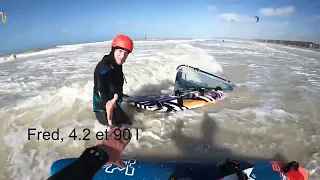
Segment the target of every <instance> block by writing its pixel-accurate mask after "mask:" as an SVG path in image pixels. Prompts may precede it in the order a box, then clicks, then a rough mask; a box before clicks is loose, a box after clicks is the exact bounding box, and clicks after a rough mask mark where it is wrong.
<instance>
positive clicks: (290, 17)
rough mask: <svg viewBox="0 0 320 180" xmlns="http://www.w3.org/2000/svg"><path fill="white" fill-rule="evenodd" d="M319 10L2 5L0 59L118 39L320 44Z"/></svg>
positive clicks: (80, 2) (168, 3)
mask: <svg viewBox="0 0 320 180" xmlns="http://www.w3.org/2000/svg"><path fill="white" fill-rule="evenodd" d="M319 9H320V1H317V0H307V1H302V0H174V1H172V0H161V1H154V0H135V1H134V0H122V1H110V0H92V1H88V0H85V1H84V0H55V1H53V0H28V1H26V0H0V12H1V11H2V12H5V13H6V14H7V22H6V23H5V24H0V42H1V46H0V54H8V53H13V52H19V51H25V50H28V49H35V48H42V47H51V46H54V45H61V44H75V43H83V42H94V41H104V40H110V39H111V38H112V37H114V36H115V35H116V34H119V33H125V34H128V35H129V36H131V37H132V38H143V37H144V35H145V34H146V35H147V37H155V38H160V37H166V38H183V37H187V38H214V37H233V38H272V39H293V40H307V41H313V42H318V43H320V11H319ZM254 16H259V17H260V22H258V23H256V22H255V18H254ZM231 19H233V21H231ZM64 32H67V33H66V34H64Z"/></svg>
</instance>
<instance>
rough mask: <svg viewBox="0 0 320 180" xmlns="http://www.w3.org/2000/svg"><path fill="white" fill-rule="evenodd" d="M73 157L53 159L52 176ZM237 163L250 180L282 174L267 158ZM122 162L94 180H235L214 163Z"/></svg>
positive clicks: (272, 179) (271, 179) (272, 178)
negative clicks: (180, 179) (119, 165)
mask: <svg viewBox="0 0 320 180" xmlns="http://www.w3.org/2000/svg"><path fill="white" fill-rule="evenodd" d="M75 160H76V158H66V159H60V160H57V161H55V162H54V163H53V164H52V166H51V175H53V174H55V173H56V172H58V171H59V170H60V169H62V168H63V167H66V166H67V165H69V164H70V163H72V162H73V161H75ZM239 162H240V166H239V169H240V170H241V171H243V172H244V173H245V174H247V175H248V176H249V177H250V178H252V179H255V178H256V177H259V180H280V179H281V177H284V175H283V174H282V173H279V172H277V171H274V170H273V169H272V164H271V163H270V162H269V161H263V162H256V163H250V162H246V161H239ZM124 163H125V167H124V168H120V167H118V166H115V165H112V164H106V165H104V166H103V167H102V168H101V169H100V170H99V171H98V172H97V173H96V174H95V176H94V177H93V180H100V179H108V180H121V179H122V180H141V179H144V180H148V179H150V180H151V179H152V180H154V179H157V180H169V179H171V178H173V177H175V178H173V180H174V179H178V178H189V179H192V180H197V179H199V180H201V179H221V178H223V180H238V179H237V178H238V177H237V175H236V174H235V171H224V170H223V171H222V169H221V167H219V166H218V165H217V164H219V163H217V162H215V163H214V162H212V163H204V162H175V161H172V162H170V161H169V162H162V161H143V160H134V159H131V160H130V159H129V160H124Z"/></svg>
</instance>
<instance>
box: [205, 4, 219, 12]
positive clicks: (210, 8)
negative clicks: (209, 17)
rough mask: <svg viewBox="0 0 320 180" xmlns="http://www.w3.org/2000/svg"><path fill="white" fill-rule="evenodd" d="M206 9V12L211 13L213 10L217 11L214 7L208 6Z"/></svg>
mask: <svg viewBox="0 0 320 180" xmlns="http://www.w3.org/2000/svg"><path fill="white" fill-rule="evenodd" d="M206 9H207V10H208V11H213V10H215V9H217V7H216V6H215V5H210V6H207V7H206Z"/></svg>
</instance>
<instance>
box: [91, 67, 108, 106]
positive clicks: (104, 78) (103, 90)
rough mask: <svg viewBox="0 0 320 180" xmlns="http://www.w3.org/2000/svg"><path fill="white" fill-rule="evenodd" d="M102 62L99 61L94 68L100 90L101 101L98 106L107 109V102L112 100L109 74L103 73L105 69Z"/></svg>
mask: <svg viewBox="0 0 320 180" xmlns="http://www.w3.org/2000/svg"><path fill="white" fill-rule="evenodd" d="M103 68H104V67H103V65H102V63H99V64H98V65H97V66H96V68H95V70H94V79H95V81H96V85H97V90H98V91H99V92H100V94H99V95H100V98H101V99H100V102H98V103H97V108H99V109H103V110H105V109H106V108H105V105H106V103H107V102H108V101H109V100H110V97H109V94H108V92H110V90H109V87H108V86H109V84H110V83H109V82H110V80H109V78H110V77H109V74H108V73H106V74H101V72H102V70H103Z"/></svg>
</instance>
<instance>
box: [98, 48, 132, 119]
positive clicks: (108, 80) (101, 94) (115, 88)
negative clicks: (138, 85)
mask: <svg viewBox="0 0 320 180" xmlns="http://www.w3.org/2000/svg"><path fill="white" fill-rule="evenodd" d="M113 53H114V50H112V51H111V52H110V54H109V55H105V56H104V57H103V58H102V60H101V61H100V62H99V63H98V64H97V66H96V68H95V70H94V87H93V111H94V112H95V114H96V118H97V119H98V121H99V122H100V123H101V124H103V125H107V124H108V121H107V114H106V108H105V106H106V103H107V102H108V101H109V100H111V99H112V98H113V96H114V94H115V93H117V94H118V101H117V106H116V108H115V109H114V112H113V120H112V123H113V125H121V124H129V125H131V124H132V123H131V121H130V118H129V117H128V116H127V115H126V114H125V112H124V111H123V110H122V109H121V108H120V103H121V102H122V98H123V84H124V80H125V79H124V75H123V72H122V65H118V64H117V63H116V62H115V59H114V55H113Z"/></svg>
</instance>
